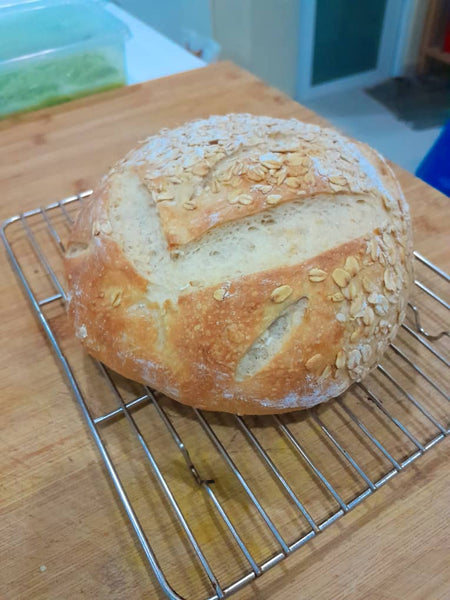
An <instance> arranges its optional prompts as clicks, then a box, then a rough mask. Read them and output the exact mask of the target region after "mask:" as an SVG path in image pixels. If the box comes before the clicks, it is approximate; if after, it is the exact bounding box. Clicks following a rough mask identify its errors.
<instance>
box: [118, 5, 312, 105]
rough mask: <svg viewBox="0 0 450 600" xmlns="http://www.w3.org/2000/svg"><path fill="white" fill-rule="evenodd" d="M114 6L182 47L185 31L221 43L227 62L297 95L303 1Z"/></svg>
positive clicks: (292, 94)
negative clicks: (301, 7)
mask: <svg viewBox="0 0 450 600" xmlns="http://www.w3.org/2000/svg"><path fill="white" fill-rule="evenodd" d="M306 1H309V0H306ZM114 2H115V3H116V4H119V6H121V7H122V8H124V9H125V10H128V11H129V12H130V13H132V14H133V15H135V16H136V17H138V18H139V19H141V20H143V21H144V22H146V23H147V24H149V25H151V26H152V27H154V28H155V29H157V30H158V31H160V32H161V33H163V34H164V35H166V36H167V37H169V38H171V39H172V40H174V41H175V42H177V43H179V44H183V42H184V36H183V29H192V30H194V31H196V32H197V33H199V34H201V35H202V36H204V37H206V38H213V39H215V40H216V41H217V42H218V43H219V44H220V45H221V46H222V54H221V57H222V58H226V59H230V60H232V61H234V62H235V63H237V64H238V65H240V66H242V67H244V68H246V69H248V70H249V71H251V72H252V73H255V75H258V76H259V77H261V78H262V79H264V80H265V81H267V82H268V83H269V84H271V85H274V86H275V87H278V88H280V89H281V90H283V91H284V92H286V93H287V94H289V95H291V96H294V95H295V91H296V78H297V62H298V35H299V12H300V0H114Z"/></svg>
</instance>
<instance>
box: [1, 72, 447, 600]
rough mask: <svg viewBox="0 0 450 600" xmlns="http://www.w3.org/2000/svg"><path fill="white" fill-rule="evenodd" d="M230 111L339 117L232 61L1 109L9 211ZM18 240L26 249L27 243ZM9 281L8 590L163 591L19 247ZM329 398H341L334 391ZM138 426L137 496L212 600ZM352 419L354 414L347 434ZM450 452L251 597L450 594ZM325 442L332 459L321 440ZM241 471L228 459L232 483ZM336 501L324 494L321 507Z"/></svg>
mask: <svg viewBox="0 0 450 600" xmlns="http://www.w3.org/2000/svg"><path fill="white" fill-rule="evenodd" d="M227 112H252V113H255V114H267V115H271V116H279V117H290V116H295V117H297V118H299V119H302V120H304V121H308V122H315V123H322V122H323V121H322V120H321V119H320V118H319V117H318V116H317V115H315V114H313V113H312V112H310V111H309V110H307V109H306V108H304V107H302V106H300V105H299V104H296V103H295V102H293V101H292V100H290V99H288V98H287V97H286V96H284V95H282V94H281V93H280V92H279V91H277V90H275V89H272V88H270V87H268V86H267V85H265V84H264V83H262V82H261V81H259V80H258V79H256V78H255V77H253V76H252V75H250V74H248V73H247V72H244V71H242V70H240V69H238V68H237V67H235V66H234V65H232V64H230V63H220V64H217V65H214V66H209V67H206V68H204V69H200V70H198V71H191V72H188V73H184V74H180V75H177V76H173V77H169V78H165V79H161V80H157V81H153V82H148V83H145V84H140V85H137V86H133V87H128V88H124V89H121V90H117V91H113V92H108V93H105V94H101V95H97V96H93V97H90V98H86V99H83V100H80V101H76V102H71V103H69V104H66V105H62V106H59V107H56V108H53V109H46V110H43V111H40V112H37V113H34V114H28V115H25V116H22V117H16V118H14V119H9V120H5V121H2V122H0V192H1V194H0V217H1V218H2V219H4V218H7V217H9V216H11V215H13V214H17V213H18V212H21V211H23V210H26V209H30V208H34V207H36V206H44V205H47V204H49V203H50V202H51V201H53V200H58V199H60V198H63V197H65V196H68V195H70V194H72V193H74V192H80V191H82V190H85V189H87V188H90V187H92V186H94V185H95V183H96V181H97V180H98V178H99V177H100V176H101V175H102V174H103V173H104V172H105V171H106V170H107V168H108V167H109V166H110V165H112V164H113V163H114V161H116V160H117V159H118V158H120V157H121V156H122V155H123V154H124V153H125V152H126V151H128V150H129V149H130V148H131V147H132V146H133V145H135V143H136V142H137V141H138V140H140V139H142V138H144V137H146V136H147V135H149V134H151V133H153V132H155V131H157V130H158V129H160V128H161V127H170V126H174V125H176V124H179V123H182V122H183V121H185V120H187V119H192V118H196V117H203V116H207V115H210V114H221V113H227ZM395 170H396V172H397V174H398V176H399V178H400V181H401V183H402V186H403V189H404V192H405V195H406V196H407V199H408V201H409V203H410V206H411V212H412V218H413V227H414V236H415V247H416V248H417V249H418V250H419V251H421V252H422V253H423V254H424V255H425V256H427V257H428V258H430V259H431V260H433V261H434V262H435V263H436V264H437V265H438V266H440V267H441V268H443V269H445V270H447V271H450V250H449V248H450V201H449V199H448V198H446V197H444V196H443V195H442V194H440V193H439V192H437V191H435V190H433V189H432V188H430V187H428V186H427V185H425V184H424V183H423V182H421V181H419V180H418V179H416V178H414V177H413V176H412V175H410V174H408V173H406V172H404V171H402V170H401V169H399V168H397V167H395ZM56 221H57V220H56ZM56 225H57V227H59V228H60V231H61V232H62V231H64V227H65V225H64V223H62V222H61V223H60V222H59V221H57V222H56ZM42 235H44V234H42ZM42 239H43V240H44V238H42ZM42 243H43V244H44V243H45V242H44V241H43V242H42ZM17 244H18V246H19V247H20V244H21V242H20V240H17ZM22 250H23V256H24V260H25V263H26V264H27V268H28V267H29V268H30V277H34V278H35V281H36V285H37V286H41V285H42V290H41V291H42V293H43V294H44V293H47V291H46V286H48V281H47V278H45V277H44V276H43V275H42V273H39V270H38V269H34V267H33V260H32V256H31V253H30V251H29V249H28V250H26V249H25V247H24V248H23V249H22ZM33 269H34V270H33ZM0 285H1V292H2V302H1V305H0V319H1V320H0V322H1V332H2V344H1V347H0V357H1V360H0V365H1V367H0V368H1V378H0V390H1V398H2V407H1V419H2V421H1V423H2V433H1V436H0V473H1V479H0V598H1V599H2V600H17V599H20V600H22V599H23V600H28V599H31V598H33V600H44V599H45V600H66V599H69V598H70V599H81V598H86V599H108V600H109V599H113V600H115V599H117V600H119V599H120V600H122V599H127V600H128V599H129V598H139V599H153V598H155V599H162V598H163V594H162V593H161V591H160V589H159V587H158V586H157V584H156V583H155V581H154V578H153V577H152V575H151V574H150V572H149V569H148V568H147V567H146V566H145V562H144V560H143V557H142V555H141V553H140V551H139V550H138V545H137V543H136V541H135V538H134V534H133V533H132V531H131V528H130V527H129V525H128V524H127V520H126V517H125V515H124V512H123V510H122V509H121V508H120V506H119V503H118V501H117V497H116V494H115V492H114V489H113V488H112V485H111V484H110V483H109V481H108V478H107V476H106V473H105V470H104V468H103V466H102V463H101V460H100V457H99V454H98V451H97V449H96V447H95V445H94V443H93V441H92V439H91V438H90V436H89V433H88V431H87V427H86V425H85V423H84V421H83V420H82V417H81V414H80V411H79V409H78V407H77V405H76V404H75V402H74V401H73V398H72V396H71V393H70V391H69V389H68V387H67V385H66V382H65V380H64V378H63V376H62V372H61V370H60V368H59V367H58V364H57V362H56V360H55V358H54V357H53V355H52V354H51V351H50V347H49V344H48V342H47V341H46V339H45V337H44V335H43V333H42V331H41V329H40V327H39V325H38V323H37V320H36V319H35V318H34V316H33V315H32V313H31V311H30V309H29V305H28V303H27V300H26V299H25V296H24V294H23V292H22V290H21V288H20V286H19V284H18V281H17V279H16V278H15V276H14V274H13V272H12V270H11V268H10V266H9V264H8V262H7V260H6V256H5V254H4V252H3V253H2V260H1V264H0ZM46 314H47V317H48V318H49V320H50V321H51V324H52V327H53V328H54V330H55V331H56V332H57V333H58V335H59V336H60V338H61V340H63V343H64V350H65V352H70V356H71V358H72V360H73V364H74V365H75V368H76V369H77V373H80V378H81V379H82V385H83V386H84V391H85V393H86V395H87V396H89V397H92V398H93V399H94V400H95V398H98V397H100V398H103V393H104V390H103V389H102V388H101V385H102V384H101V383H100V382H99V379H98V374H97V373H95V372H94V371H95V369H94V367H93V365H92V363H91V362H90V361H89V360H88V359H86V357H85V356H84V355H83V353H82V351H81V350H80V349H79V348H78V346H77V344H76V343H74V341H73V337H72V335H71V333H70V328H69V327H68V325H67V322H66V319H65V316H64V314H63V313H62V311H61V306H53V305H50V306H49V307H48V311H47V313H46ZM447 382H448V379H447ZM120 386H121V389H123V390H124V393H125V394H126V393H132V389H131V388H130V387H129V385H128V384H126V383H125V382H121V383H120ZM127 386H128V387H127ZM103 408H104V407H103ZM147 408H148V409H150V408H151V407H147ZM99 409H100V407H99ZM327 410H328V411H333V410H334V409H333V406H332V404H331V405H330V407H329V408H327ZM168 412H169V414H170V415H171V417H172V418H173V419H174V421H176V422H177V426H179V428H180V431H182V432H183V435H184V436H185V438H186V440H185V441H186V443H187V445H188V447H190V448H192V447H195V451H196V461H198V464H199V465H200V466H201V467H202V468H204V469H207V468H209V466H208V465H209V460H210V457H211V449H210V448H209V446H208V445H207V444H206V442H205V443H204V442H203V441H199V440H201V439H202V438H200V433H198V432H197V429H196V427H195V425H194V424H193V423H192V422H191V420H190V419H189V418H188V417H187V416H186V415H185V414H184V413H182V412H180V411H178V409H177V407H174V406H171V405H170V404H168ZM324 414H325V417H326V415H327V413H326V412H325V413H324ZM146 415H147V416H148V413H144V411H142V414H141V413H138V417H139V418H141V426H142V428H143V430H145V433H146V435H148V436H149V438H150V439H152V443H154V444H155V445H156V447H157V448H159V449H160V451H161V455H160V457H159V458H160V460H161V461H162V463H163V465H164V468H165V469H166V472H167V473H168V477H169V478H170V481H171V484H172V485H173V486H174V489H175V490H176V492H177V494H178V495H180V496H181V497H183V498H184V499H185V502H186V506H187V512H188V514H189V516H190V518H191V520H192V521H194V522H195V520H196V518H197V517H198V519H200V521H199V520H198V519H197V521H198V526H197V530H196V535H197V536H198V537H199V539H200V540H201V541H202V543H204V544H205V546H206V547H207V548H208V551H209V552H212V554H214V553H215V554H216V555H220V556H219V558H221V561H220V562H221V565H220V566H219V567H218V569H219V571H220V570H221V569H222V571H223V572H224V573H225V571H226V570H227V569H228V571H230V572H236V573H238V571H239V568H240V566H241V565H240V563H239V561H237V562H236V560H235V559H234V558H233V556H232V555H231V552H230V551H229V549H228V546H227V544H226V543H222V544H221V545H220V546H216V547H215V544H216V542H215V539H210V530H209V529H208V528H207V527H203V526H202V523H201V515H202V514H203V512H204V511H205V505H204V501H203V500H202V499H201V496H199V490H198V489H197V488H196V487H195V485H194V482H193V480H192V482H191V481H190V480H188V479H186V478H185V471H186V469H185V466H184V465H183V464H180V463H178V462H176V461H171V454H170V452H169V451H167V452H166V448H167V449H168V448H169V447H170V443H171V440H170V438H169V437H168V435H167V432H164V431H163V430H162V429H161V427H158V423H157V419H156V417H155V418H154V419H152V420H149V419H147V418H146ZM325 417H324V418H325ZM214 418H215V417H213V419H214ZM218 419H219V418H218ZM123 425H124V423H123V421H119V422H118V423H117V424H115V425H114V427H112V428H111V431H110V434H109V435H111V436H112V437H111V438H109V439H110V442H109V443H110V446H109V447H110V450H111V452H112V454H113V455H114V458H115V459H116V460H117V461H118V464H119V465H120V468H121V469H122V470H123V473H124V474H125V476H129V477H130V485H131V486H134V487H133V489H132V492H133V496H135V497H136V498H140V499H141V500H138V501H137V502H138V503H140V506H139V509H140V510H141V511H142V514H143V519H144V520H145V519H147V520H148V527H150V528H153V529H154V535H155V536H156V537H155V539H157V540H158V545H159V548H160V552H161V555H162V556H163V558H164V559H165V561H166V563H167V564H168V565H169V566H170V565H171V566H172V570H173V571H174V572H175V574H174V578H175V580H176V581H177V584H178V587H177V589H178V591H180V593H183V594H184V595H185V597H187V598H191V597H199V596H198V595H196V596H191V595H190V590H191V589H193V588H192V586H193V585H194V583H195V581H196V580H197V579H198V573H196V572H192V569H191V570H189V568H188V565H189V563H190V554H189V551H188V550H187V549H186V548H185V546H183V544H181V543H179V542H178V541H177V539H178V538H177V535H178V534H177V531H176V526H175V525H174V523H173V521H171V520H170V519H169V518H165V517H164V518H163V517H161V520H160V522H157V523H155V522H154V521H155V519H152V514H155V513H154V512H152V510H153V511H155V510H156V511H159V510H160V506H161V503H162V505H164V502H165V501H164V499H163V498H162V497H161V495H160V493H159V492H157V491H156V492H155V491H154V490H152V489H150V490H149V489H148V487H149V486H147V487H146V488H145V489H144V488H142V487H141V486H142V481H143V480H145V478H147V479H151V476H150V475H149V474H148V473H147V472H146V471H145V468H144V466H143V465H144V463H143V461H142V460H141V458H140V455H139V454H138V453H137V451H136V452H135V450H134V447H133V446H132V440H131V439H129V434H128V433H127V431H126V429H125V428H124V426H123ZM216 425H217V427H218V428H219V429H220V431H221V433H222V435H223V436H224V437H226V436H227V435H231V433H232V430H231V429H230V428H228V426H227V423H226V422H220V419H219V421H218V422H217V423H216ZM300 425H301V424H300ZM300 425H299V426H300ZM345 427H347V425H346V424H345V423H343V425H342V429H341V432H342V433H345ZM263 429H264V428H262V427H261V428H260V429H258V434H259V435H261V436H264V435H265V433H264V430H263ZM230 432H231V433H230ZM233 435H234V434H233ZM308 435H311V436H312V435H313V433H311V434H308ZM113 438H114V439H113ZM227 442H228V443H229V444H234V447H235V449H236V453H235V455H236V460H242V461H243V463H244V465H245V463H247V465H250V467H251V468H252V469H253V464H255V465H256V463H253V462H250V461H246V460H245V458H246V454H245V445H244V443H243V442H242V443H241V442H240V441H239V438H238V437H236V439H234V438H233V439H229V440H227ZM448 449H449V444H448V440H446V441H444V442H443V443H441V444H439V445H438V446H436V448H433V449H432V450H431V451H430V452H429V453H428V454H427V455H426V456H424V457H423V458H421V459H420V460H419V461H418V462H415V463H414V464H412V465H411V466H410V467H408V468H407V469H406V470H405V472H404V473H402V474H400V475H399V476H398V477H395V478H394V479H393V480H392V481H390V482H388V483H387V484H386V485H385V486H384V487H383V488H382V489H381V490H380V491H378V492H377V493H376V494H375V495H374V496H372V497H370V498H368V499H366V500H365V501H364V502H363V503H362V504H361V505H360V506H359V507H357V508H356V509H355V510H354V511H353V512H351V513H350V514H349V515H347V516H345V518H344V519H342V520H341V521H338V522H337V523H336V524H334V525H332V526H331V527H330V528H329V529H327V530H326V531H325V532H324V533H323V534H321V535H320V536H319V537H318V538H315V539H313V540H312V541H310V542H308V543H307V544H306V545H305V546H304V547H303V548H301V549H300V550H299V551H298V552H296V553H295V554H294V555H293V556H291V557H289V558H288V559H287V560H286V561H284V562H283V563H281V564H280V565H278V566H276V567H275V568H274V569H272V570H271V571H269V572H267V573H266V574H264V576H263V577H262V578H261V579H259V580H257V581H256V582H253V583H252V584H250V585H249V586H248V587H247V588H245V589H243V590H241V591H240V592H238V593H237V594H236V596H235V597H236V598H239V599H241V600H243V599H244V598H245V599H249V598H258V599H267V600H269V599H281V598H283V599H297V598H298V599H301V600H315V599H321V600H322V599H324V600H338V599H344V598H345V599H346V600H361V599H368V600H372V599H373V600H403V599H405V598H408V599H409V600H440V599H442V600H444V599H447V598H449V597H450V560H449V556H450V539H449V535H448V525H449V523H450V473H449V469H448V454H449V451H448ZM273 452H274V453H275V455H277V456H280V457H281V456H282V455H283V456H284V454H283V453H285V449H284V447H282V444H281V443H280V444H279V445H277V446H275V447H273ZM277 453H278V454H277ZM317 453H318V459H319V460H320V450H319V448H318V446H317ZM371 461H372V459H371V458H370V457H368V458H367V466H368V468H372V467H373V469H375V464H372V462H371ZM242 468H245V466H243V467H242ZM217 469H218V470H219V471H218V472H219V476H218V473H217V471H215V472H214V476H215V477H217V476H218V481H219V482H220V481H221V477H222V471H221V470H220V469H221V467H219V465H218V466H217ZM336 469H338V466H336ZM131 476H133V478H131ZM249 476H250V477H253V479H254V482H255V485H257V482H258V479H260V477H259V474H258V469H257V467H256V466H255V468H254V469H253V472H251V473H249ZM343 476H344V475H343ZM226 477H227V475H226V474H225V472H224V473H223V478H224V480H225V479H226ZM299 477H300V476H299ZM302 477H303V475H302ZM301 481H302V485H303V483H304V488H305V489H304V490H302V491H304V493H305V494H307V495H310V497H311V498H313V496H314V494H313V490H312V484H310V483H309V479H307V477H306V475H305V476H304V479H301ZM349 481H350V480H349ZM350 484H351V482H350V483H349V485H350ZM309 486H310V487H311V490H310V488H309ZM200 493H201V491H200ZM266 493H269V492H267V491H266ZM270 493H272V492H270ZM273 494H275V490H274V491H273ZM226 502H227V504H226V506H227V510H230V511H232V510H236V511H238V510H243V511H244V512H246V511H247V513H248V514H247V518H246V520H243V521H242V526H243V527H245V528H247V529H248V532H247V531H246V533H249V535H250V534H251V535H252V536H253V539H254V540H258V539H259V538H258V535H260V533H259V529H258V527H257V526H256V525H254V524H253V523H254V519H253V516H252V515H251V514H250V511H249V509H248V507H247V505H244V504H243V501H242V499H241V496H240V495H239V493H238V491H233V490H231V491H230V494H229V497H228V498H226ZM283 506H284V505H283V504H282V502H281V500H280V501H279V503H278V501H276V500H273V508H274V514H275V516H276V518H277V519H278V520H279V522H280V526H281V527H283V526H286V528H287V529H289V526H290V525H291V520H292V517H291V515H290V514H289V512H287V511H285V510H284V508H283ZM325 508H326V507H325ZM320 509H321V507H317V511H319V510H320ZM158 514H160V512H158ZM236 514H237V512H236ZM261 536H262V537H261V538H260V543H258V542H257V541H256V542H255V545H254V548H252V551H253V552H255V553H256V554H257V553H258V551H259V549H260V548H261V547H263V546H264V544H265V543H267V540H266V539H265V538H264V537H263V535H262V534H261ZM213 559H214V557H213ZM233 560H235V563H233ZM222 571H220V573H219V574H221V573H222ZM200 583H201V582H200ZM199 585H200V584H199ZM199 589H201V588H199Z"/></svg>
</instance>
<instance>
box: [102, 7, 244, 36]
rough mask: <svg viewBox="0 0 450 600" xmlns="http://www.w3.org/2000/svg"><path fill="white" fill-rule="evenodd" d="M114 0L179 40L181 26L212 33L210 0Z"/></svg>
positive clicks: (198, 31) (142, 19)
mask: <svg viewBox="0 0 450 600" xmlns="http://www.w3.org/2000/svg"><path fill="white" fill-rule="evenodd" d="M113 1H114V3H115V4H118V5H119V6H121V7H122V8H124V9H125V10H127V11H129V12H130V13H131V14H133V15H134V16H135V17H137V18H138V19H141V21H144V22H145V23H147V24H148V25H150V26H151V27H154V28H155V29H157V30H158V31H160V32H161V33H163V34H164V35H166V36H167V37H169V38H171V39H172V40H174V41H175V42H177V43H179V44H181V43H182V41H183V34H182V30H183V29H193V30H194V31H196V32H197V33H200V34H201V35H204V36H206V37H208V38H210V37H211V36H212V31H211V11H210V0H113ZM244 1H245V0H244Z"/></svg>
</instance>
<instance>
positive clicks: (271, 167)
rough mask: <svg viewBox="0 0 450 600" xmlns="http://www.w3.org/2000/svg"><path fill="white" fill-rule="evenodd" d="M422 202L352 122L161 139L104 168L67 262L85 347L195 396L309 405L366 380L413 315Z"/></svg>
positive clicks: (244, 406) (194, 125) (223, 120)
mask: <svg viewBox="0 0 450 600" xmlns="http://www.w3.org/2000/svg"><path fill="white" fill-rule="evenodd" d="M411 256H412V245H411V235H410V223H409V215H408V208H407V204H406V202H405V200H404V197H403V194H402V192H401V189H400V186H399V184H398V182H397V180H396V178H395V176H394V174H393V173H392V170H391V169H390V168H389V166H388V165H387V164H386V162H385V161H384V159H383V158H382V157H381V156H380V155H379V154H378V153H376V152H375V151H374V150H372V149H371V148H369V147H368V146H366V145H365V144H361V143H357V142H354V141H351V140H349V139H347V138H345V137H344V136H342V135H340V134H338V133H337V132H335V131H333V130H329V129H323V128H320V127H318V126H314V125H307V124H304V123H301V122H299V121H297V120H295V119H290V120H282V119H274V118H269V117H259V116H252V115H227V116H216V117H210V118H209V119H206V120H201V121H194V122H191V123H186V124H185V125H183V126H181V127H179V128H177V129H173V130H163V131H161V132H160V133H159V134H157V135H154V136H151V137H150V138H148V139H147V140H146V141H145V142H143V143H142V144H141V145H140V146H139V147H138V148H137V149H135V150H133V151H131V152H130V153H129V154H128V155H127V156H126V157H125V158H124V159H123V160H122V161H120V162H119V163H118V164H117V165H116V166H115V167H114V168H113V169H112V170H111V171H110V173H109V174H108V175H107V176H106V177H105V178H104V179H103V181H102V182H101V184H100V185H99V187H98V189H97V190H96V191H95V193H94V195H93V197H91V199H90V200H89V201H88V202H87V203H86V205H85V207H84V208H83V209H82V211H81V214H80V216H79V219H78V221H77V224H76V226H75V227H74V230H73V232H72V235H71V239H70V241H69V245H68V251H67V255H66V260H65V264H66V270H67V276H68V283H69V313H70V315H71V316H72V318H73V320H74V324H75V331H76V333H77V336H78V337H79V338H80V339H81V341H82V342H83V343H84V345H85V346H86V348H87V350H88V351H89V352H90V353H91V354H93V355H94V356H95V357H97V358H99V359H100V360H102V361H103V362H105V363H106V364H107V365H109V366H111V367H112V368H113V369H115V370H116V371H118V372H120V373H122V374H123V375H125V376H127V377H130V378H133V379H136V380H138V381H142V382H145V383H147V384H149V385H151V386H153V387H155V388H156V389H159V390H161V391H163V392H165V393H166V394H168V395H169V396H171V397H173V398H175V399H177V400H180V401H182V402H184V403H187V404H192V405H195V406H198V407H202V408H206V409H211V410H224V411H230V412H238V413H241V414H244V413H263V412H282V411H286V410H293V409H295V408H305V407H309V406H312V405H314V404H316V403H318V402H321V401H324V400H327V399H329V398H330V397H334V396H336V395H338V394H339V393H341V392H342V391H344V390H345V389H346V388H347V387H348V386H349V385H350V383H351V382H352V381H353V380H355V379H357V380H359V379H361V378H362V377H363V376H364V375H365V374H366V373H367V372H368V371H369V370H370V368H372V367H373V366H374V365H375V364H376V363H377V361H378V360H379V358H380V356H381V355H382V353H383V352H384V350H385V348H386V346H387V344H388V343H389V340H390V339H392V338H393V336H395V333H396V331H397V328H398V326H399V323H400V322H401V321H402V319H403V318H404V311H405V307H406V301H407V297H408V290H409V287H410V284H411V280H412V274H411Z"/></svg>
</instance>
